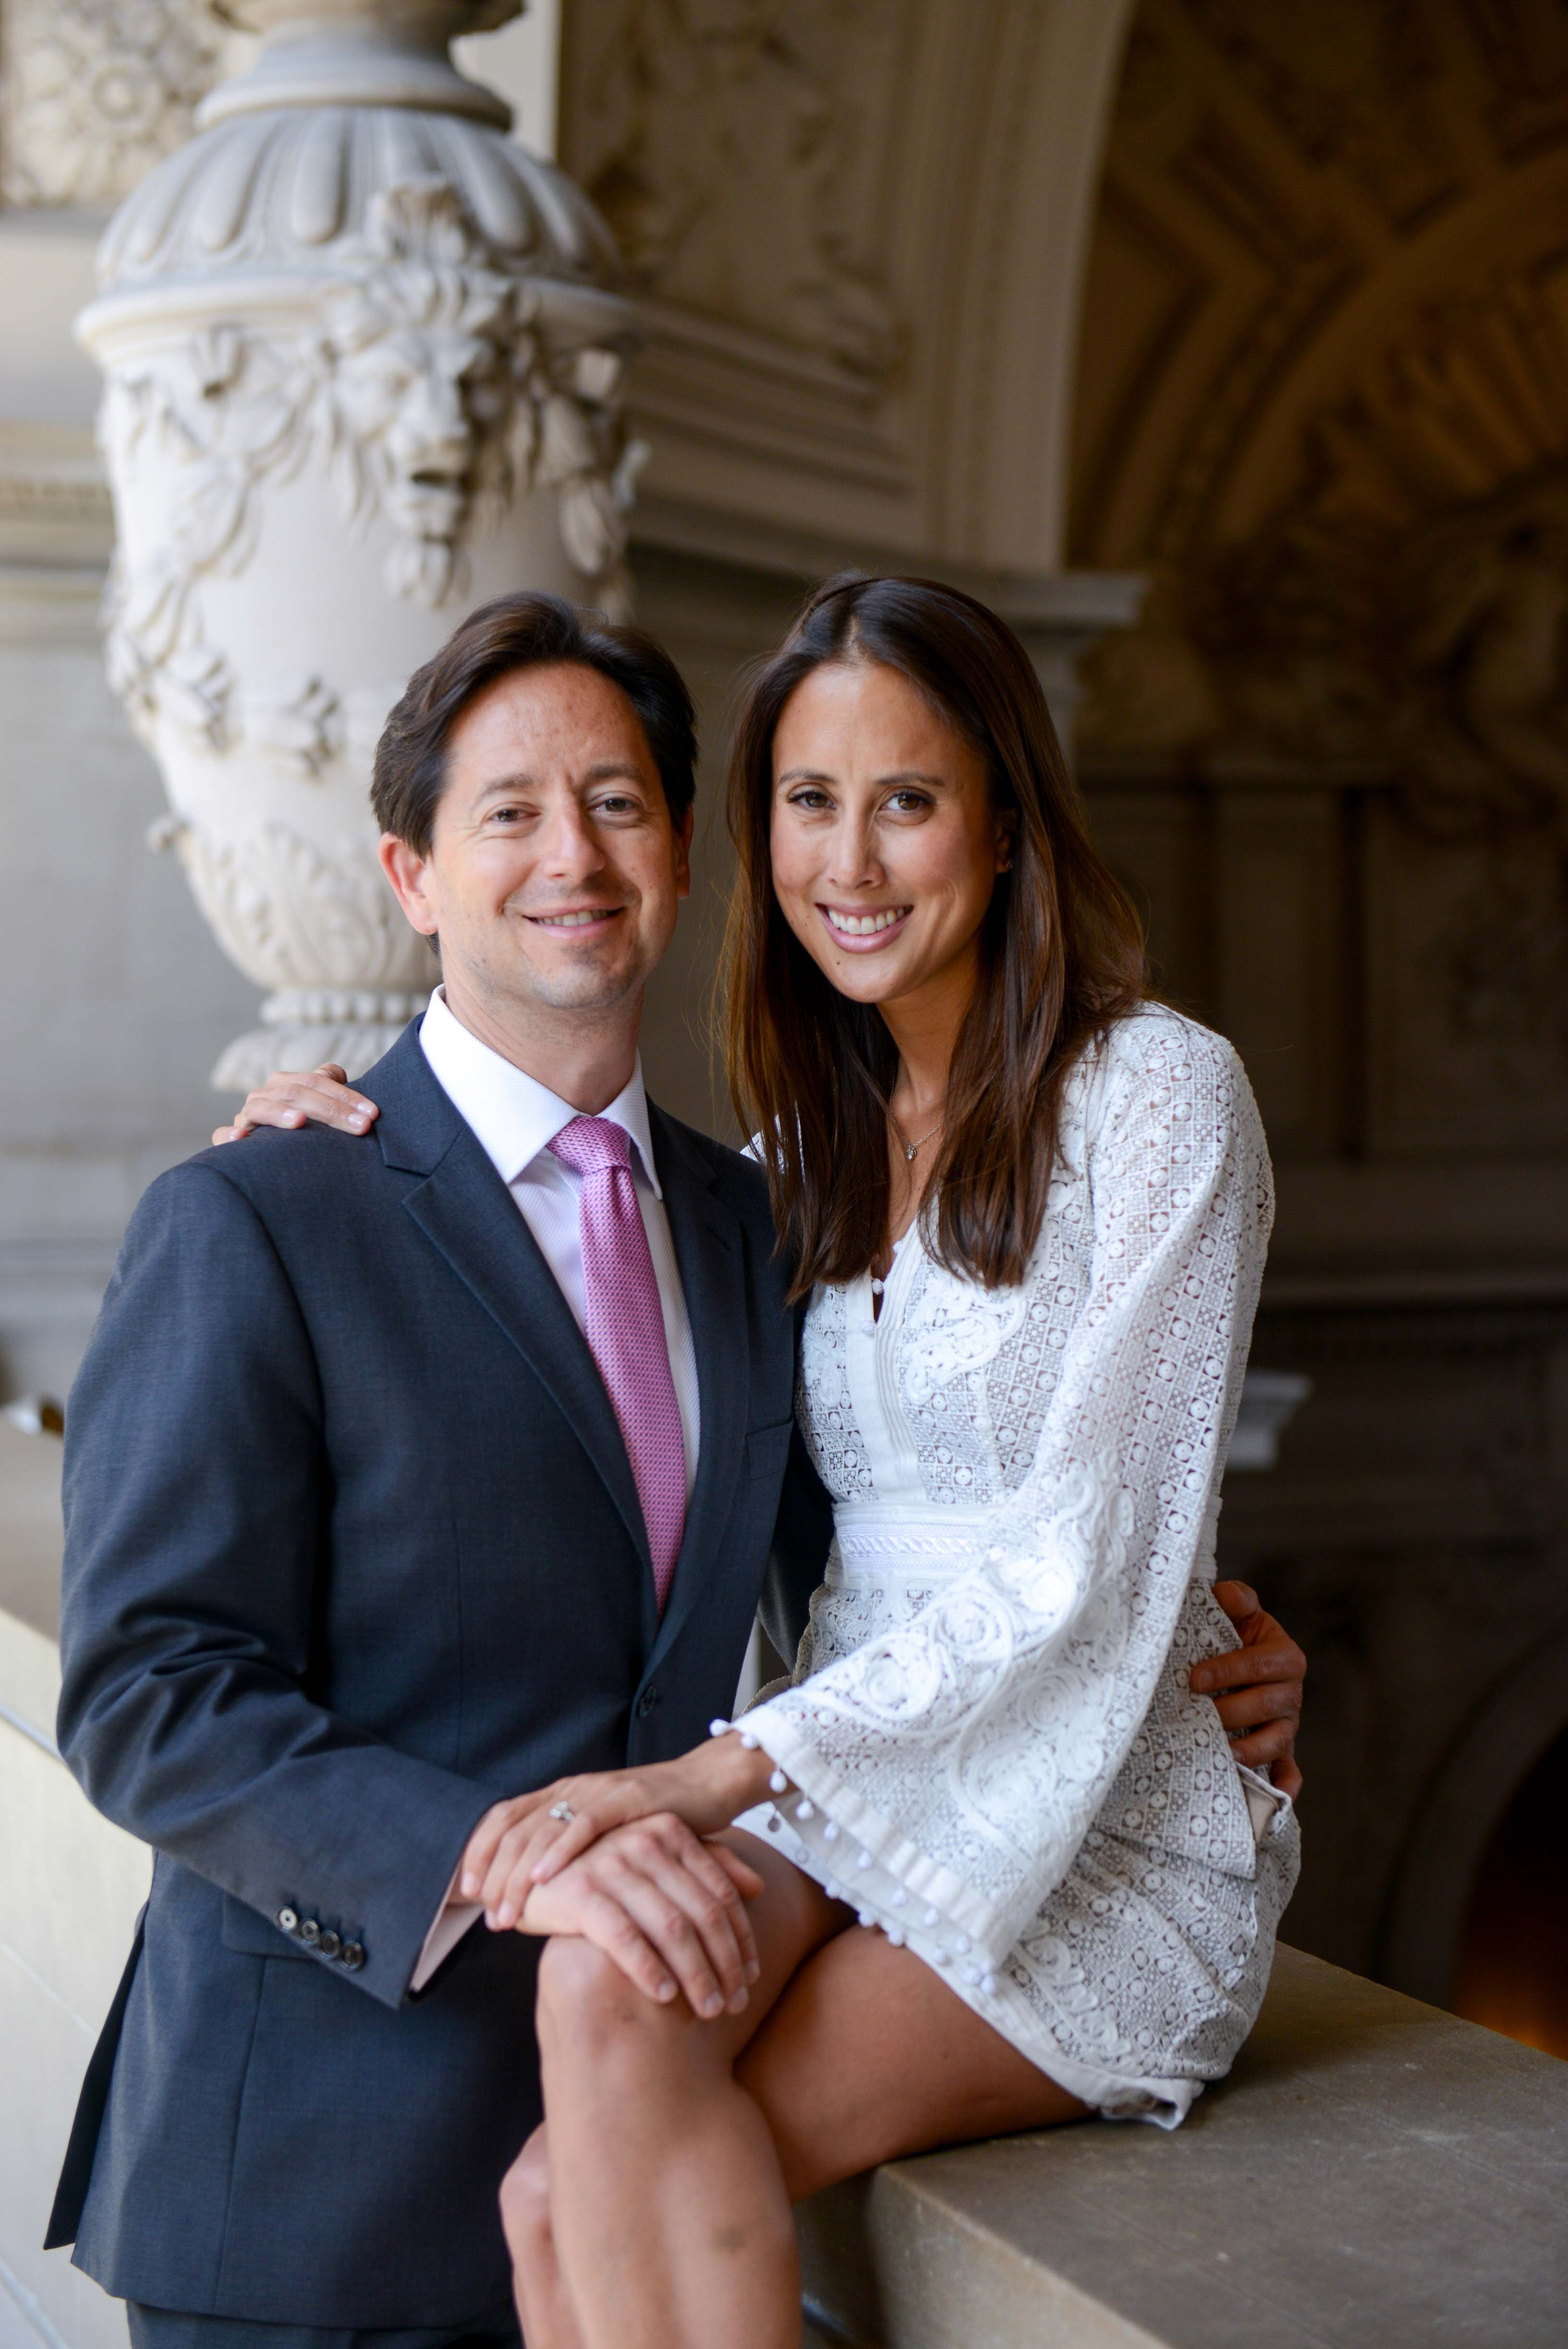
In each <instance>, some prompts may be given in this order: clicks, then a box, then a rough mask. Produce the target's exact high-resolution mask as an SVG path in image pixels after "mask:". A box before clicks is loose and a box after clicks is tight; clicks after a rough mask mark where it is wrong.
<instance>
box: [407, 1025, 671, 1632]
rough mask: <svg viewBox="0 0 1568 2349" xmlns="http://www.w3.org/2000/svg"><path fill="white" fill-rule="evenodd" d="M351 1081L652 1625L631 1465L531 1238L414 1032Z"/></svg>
mask: <svg viewBox="0 0 1568 2349" xmlns="http://www.w3.org/2000/svg"><path fill="white" fill-rule="evenodd" d="M410 1047H411V1050H410ZM361 1082H362V1083H363V1084H364V1085H365V1086H366V1087H367V1089H368V1090H369V1095H370V1098H371V1100H372V1101H375V1102H379V1105H380V1110H381V1114H380V1117H379V1119H378V1120H377V1123H376V1128H375V1132H376V1136H377V1139H378V1141H379V1143H380V1146H381V1154H382V1156H383V1158H384V1159H385V1160H386V1163H387V1164H388V1165H389V1166H393V1167H399V1168H401V1169H402V1170H404V1171H405V1172H407V1173H409V1174H419V1175H421V1176H422V1177H423V1180H422V1181H421V1182H420V1183H418V1184H417V1185H415V1186H414V1188H413V1189H411V1190H410V1192H409V1193H408V1195H407V1196H406V1197H405V1198H404V1200H403V1206H404V1209H405V1211H406V1213H407V1214H408V1215H410V1216H411V1217H412V1218H413V1220H414V1222H415V1223H416V1224H417V1225H418V1226H419V1227H420V1229H421V1231H422V1232H423V1233H424V1235H425V1237H426V1238H427V1239H428V1240H429V1241H430V1242H431V1245H432V1247H435V1248H436V1249H438V1250H439V1252H440V1253H441V1256H442V1257H445V1259H446V1261H447V1263H448V1264H449V1265H450V1266H451V1268H452V1271H453V1272H454V1273H455V1274H456V1275H457V1278H459V1280H461V1281H462V1284H463V1286H464V1288H467V1289H468V1290H469V1292H470V1293H471V1295H472V1296H473V1297H474V1298H476V1299H478V1301H479V1303H480V1304H481V1305H483V1308H484V1309H485V1311H486V1312H487V1313H488V1314H490V1316H491V1317H492V1319H493V1320H494V1321H495V1322H497V1323H498V1324H499V1326H500V1328H501V1329H502V1330H504V1333H505V1335H506V1336H507V1337H508V1338H509V1339H510V1340H512V1343H513V1344H514V1346H515V1347H516V1349H517V1350H518V1352H519V1353H520V1354H521V1355H522V1356H523V1358H524V1361H526V1362H527V1363H528V1365H529V1367H530V1369H531V1370H532V1371H534V1373H535V1377H536V1378H537V1379H538V1380H539V1382H540V1384H541V1385H542V1386H543V1387H544V1388H545V1390H546V1392H548V1393H549V1394H550V1396H551V1397H552V1398H553V1400H554V1401H555V1402H556V1405H557V1406H558V1408H559V1410H560V1412H561V1414H562V1416H563V1418H564V1419H565V1420H566V1424H567V1426H568V1427H569V1428H570V1429H571V1431H572V1433H573V1434H574V1435H576V1438H577V1441H578V1442H579V1443H580V1444H582V1446H583V1448H584V1450H585V1451H586V1452H587V1455H588V1457H589V1459H590V1460H591V1461H592V1462H593V1464H594V1466H595V1467H596V1468H597V1471H598V1473H599V1475H600V1476H601V1477H602V1478H603V1479H604V1482H605V1484H606V1485H607V1487H608V1490H609V1494H610V1497H611V1498H612V1500H613V1501H614V1502H615V1505H616V1507H617V1508H618V1511H619V1512H620V1516H621V1518H622V1520H623V1522H624V1524H625V1526H626V1529H627V1531H628V1534H629V1535H630V1536H631V1538H632V1541H633V1542H634V1544H635V1545H636V1547H637V1552H638V1555H639V1557H640V1558H641V1560H642V1562H643V1568H644V1570H645V1573H646V1576H647V1588H648V1591H649V1619H650V1620H651V1607H652V1587H653V1566H652V1561H651V1559H650V1557H649V1547H648V1529H647V1527H646V1526H645V1525H644V1524H643V1518H642V1504H641V1502H640V1501H639V1498H638V1492H637V1484H636V1481H635V1479H634V1478H633V1475H632V1473H631V1463H630V1461H629V1460H628V1457H627V1450H626V1444H625V1443H624V1442H623V1440H622V1437H621V1432H620V1426H619V1423H618V1421H617V1419H616V1415H615V1410H614V1407H613V1405H612V1404H611V1402H610V1399H609V1395H608V1393H607V1391H606V1388H605V1383H604V1381H603V1380H602V1379H601V1378H600V1376H599V1373H598V1366H597V1363H596V1362H595V1361H594V1358H593V1356H592V1354H591V1353H590V1352H589V1351H588V1346H587V1340H586V1339H585V1338H584V1336H583V1333H582V1331H581V1330H579V1329H578V1327H577V1325H576V1320H575V1319H573V1315H572V1309H571V1307H570V1306H569V1305H568V1304H567V1303H566V1299H565V1298H564V1297H563V1296H562V1294H561V1290H560V1287H559V1284H558V1283H557V1281H556V1276H555V1274H554V1273H553V1272H552V1271H551V1270H550V1268H549V1266H548V1265H547V1264H546V1263H545V1258H544V1256H543V1254H542V1253H541V1251H540V1247H539V1244H538V1242H537V1240H535V1237H534V1235H533V1233H532V1232H531V1231H530V1230H529V1228H528V1226H527V1224H526V1223H525V1222H524V1218H523V1216H521V1215H520V1214H519V1213H518V1210H517V1204H516V1202H515V1200H514V1198H513V1197H512V1195H511V1193H510V1192H509V1191H508V1190H507V1188H506V1185H505V1184H504V1183H503V1181H502V1180H501V1177H500V1175H499V1174H497V1173H496V1172H495V1169H494V1167H493V1165H492V1164H491V1163H490V1161H489V1159H488V1158H487V1157H486V1155H485V1154H484V1152H483V1149H482V1148H481V1146H480V1144H479V1143H478V1141H477V1140H476V1139H475V1137H474V1135H473V1133H472V1131H471V1130H470V1128H469V1127H468V1126H467V1124H465V1123H464V1122H463V1120H462V1118H461V1117H460V1116H459V1115H458V1113H457V1111H456V1110H455V1109H454V1108H453V1107H452V1103H451V1102H450V1101H449V1100H448V1099H447V1096H446V1094H445V1093H444V1092H442V1091H441V1087H440V1085H439V1084H437V1082H436V1080H435V1077H434V1075H433V1074H432V1073H431V1067H430V1063H429V1062H428V1061H426V1059H425V1057H424V1053H423V1051H422V1050H421V1048H420V1044H419V1037H418V1030H417V1029H410V1030H408V1031H407V1033H406V1034H405V1035H404V1037H403V1038H402V1040H400V1042H399V1043H398V1044H397V1045H395V1046H394V1047H393V1050H391V1052H390V1053H389V1054H388V1056H387V1058H386V1060H384V1061H381V1062H380V1063H379V1066H378V1067H377V1068H376V1069H374V1070H372V1071H371V1072H370V1074H369V1076H368V1077H366V1078H364V1079H362V1080H361Z"/></svg>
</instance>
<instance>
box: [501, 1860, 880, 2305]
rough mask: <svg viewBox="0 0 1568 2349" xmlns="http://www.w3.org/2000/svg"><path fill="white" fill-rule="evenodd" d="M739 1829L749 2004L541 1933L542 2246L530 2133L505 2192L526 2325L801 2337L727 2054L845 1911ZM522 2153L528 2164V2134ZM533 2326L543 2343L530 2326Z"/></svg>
mask: <svg viewBox="0 0 1568 2349" xmlns="http://www.w3.org/2000/svg"><path fill="white" fill-rule="evenodd" d="M735 1841H736V1843H737V1844H738V1845H739V1846H741V1847H743V1848H744V1850H745V1856H746V1857H747V1858H748V1859H750V1860H751V1861H752V1862H753V1866H754V1867H756V1868H757V1869H758V1870H759V1872H760V1873H761V1874H762V1876H763V1880H764V1883H765V1886H766V1890H765V1891H764V1892H763V1897H762V1898H761V1899H759V1900H757V1901H754V1902H753V1903H752V1904H751V1915H752V1922H753V1930H754V1931H755V1934H756V1940H757V1952H758V1957H759V1960H760V1962H761V1965H762V1973H761V1976H760V1979H759V1980H758V1981H757V1982H756V1983H755V1984H754V1985H753V1990H752V1996H751V2002H750V2004H749V2005H748V2007H747V2010H746V2012H745V2013H743V2014H740V2015H724V2016H722V2017H720V2018H719V2019H718V2020H717V2021H716V2022H712V2023H705V2022H701V2021H699V2020H698V2019H697V2018H696V2017H694V2016H693V2015H692V2014H691V2012H690V2010H689V2009H688V2008H687V2007H686V2005H685V2002H684V2001H680V2002H677V2003H676V2004H675V2005H673V2006H668V2007H661V2006H657V2005H655V2004H654V2002H653V2001H652V2000H651V1999H648V1998H645V1997H644V1996H643V1995H642V1994H641V1992H639V1991H637V1990H635V1989H633V1987H632V1985H631V1984H630V1983H629V1982H628V1981H627V1979H626V1977H625V1976H624V1975H623V1974H622V1973H620V1972H619V1971H618V1969H617V1968H616V1967H615V1966H613V1965H612V1964H611V1963H610V1962H609V1961H608V1960H607V1959H605V1958H604V1957H602V1956H601V1954H600V1952H599V1951H597V1950H596V1949H594V1948H593V1947H592V1946H591V1945H590V1944H589V1943H587V1942H586V1941H578V1940H554V1941H551V1942H550V1943H549V1944H548V1945H547V1946H546V1948H545V1952H544V1956H543V1959H542V1961H541V1964H540V1970H539V2007H538V2015H539V2050H540V2056H541V2059H542V2064H543V2072H544V2084H545V2111H546V2113H547V2115H548V2127H547V2130H546V2133H545V2153H546V2159H547V2167H548V2181H549V2183H548V2199H547V2216H546V2218H545V2227H546V2228H547V2231H548V2238H549V2244H548V2249H547V2250H546V2247H545V2242H544V2241H543V2240H542V2237H541V2230H540V2227H539V2223H538V2211H537V2178H536V2169H537V2150H536V2148H537V2140H536V2139H535V2140H531V2147H534V2148H535V2151H534V2157H533V2161H532V2163H530V2164H529V2167H528V2168H527V2170H525V2172H524V2177H522V2178H519V2179H518V2180H517V2181H516V2185H515V2187H513V2186H512V2182H511V2181H510V2180H509V2194H510V2197H511V2199H512V2200H513V2203H514V2222H515V2223H516V2225H517V2228H518V2233H519V2237H520V2238H521V2237H523V2236H524V2235H526V2236H527V2237H528V2239H529V2249H528V2250H527V2251H526V2252H525V2256H524V2263H523V2268H522V2271H520V2276H519V2304H520V2307H522V2308H523V2309H524V2326H525V2327H526V2325H527V2323H528V2310H529V2309H530V2308H535V2309H536V2310H537V2313H536V2314H535V2328H537V2327H538V2325H539V2323H540V2322H541V2321H543V2323H545V2324H546V2325H548V2324H549V2323H552V2322H556V2324H557V2329H559V2326H560V2323H562V2322H566V2323H575V2325H576V2334H575V2335H574V2334H573V2333H561V2337H560V2349H578V2344H580V2349H734V2344H736V2343H738V2342H744V2343H745V2344H747V2349H797V2344H798V2342H799V2337H800V2279H799V2267H798V2260H797V2254H796V2250H795V2238H794V2221H793V2218H792V2215H791V2209H790V2196H789V2192H788V2189H787V2188H786V2185H785V2181H784V2174H783V2172H782V2170H781V2168H780V2165H779V2158H778V2155H777V2154H776V2152H775V2151H774V2141H773V2138H772V2137H771V2135H770V2133H769V2129H768V2126H767V2123H766V2122H765V2121H764V2119H763V2116H762V2113H761V2112H760V2111H759V2109H758V2107H757V2106H756V2104H755V2102H754V2101H753V2098H752V2096H751V2095H749V2094H748V2093H747V2091H746V2090H745V2089H744V2088H743V2087H742V2086H741V2085H738V2083H737V2080H736V2077H735V2062H736V2058H737V2056H738V2055H739V2054H740V2053H741V2051H742V2048H743V2047H744V2045H745V2043H746V2041H747V2039H748V2038H749V2037H750V2036H751V2035H752V2033H753V2032H755V2030H756V2029H757V2028H758V2025H759V2023H761V2022H762V2021H763V2019H764V2018H765V2017H766V2015H767V2013H768V2012H769V2010H770V2008H771V2007H772V2005H773V2003H774V2001H775V2000H776V1999H777V1998H778V1997H779V1996H780V1995H781V1993H782V1992H784V1990H785V1988H786V1986H787V1985H788V1984H789V1983H790V1982H791V1979H792V1977H793V1976H794V1974H795V1973H796V1972H797V1971H798V1969H799V1968H800V1966H801V1965H802V1963H803V1962H804V1961H805V1960H806V1959H807V1958H808V1957H809V1956H810V1954H811V1952H812V1951H814V1950H815V1949H817V1948H819V1947H820V1945H821V1943H822V1942H823V1940H825V1939H826V1938H827V1937H829V1936H830V1935H832V1934H834V1933H836V1932H838V1931H840V1930H842V1927H843V1922H844V1915H845V1912H844V1910H843V1909H842V1908H841V1907H839V1906H837V1905H836V1904H835V1903H833V1902H830V1901H829V1900H827V1899H826V1897H825V1896H824V1894H823V1893H822V1892H821V1890H820V1889H819V1888H818V1887H817V1886H816V1885H815V1884H813V1883H812V1882H811V1880H810V1878H807V1877H805V1876H803V1875H801V1874H800V1872H799V1871H798V1870H797V1869H795V1868H792V1867H790V1865H789V1864H788V1862H787V1861H784V1860H782V1859H780V1858H779V1857H777V1855H776V1854H775V1853H774V1852H773V1851H772V1850H771V1849H770V1848H769V1847H767V1846H766V1845H765V1844H762V1843H760V1842H759V1841H758V1840H757V1839H755V1838H753V1837H748V1836H743V1835H739V1834H737V1835H736V1837H735ZM523 2158H524V2163H529V2155H528V2153H527V2152H526V2151H525V2153H524V2157H523ZM530 2203H532V2204H533V2207H534V2213H535V2215H534V2218H533V2219H532V2220H529V2218H528V2217H527V2215H526V2214H527V2210H528V2208H529V2205H530ZM510 2231H511V2230H510V2229H509V2233H510ZM552 2255H553V2260H554V2261H558V2263H559V2264H558V2271H556V2273H555V2275H554V2277H553V2278H552V2273H551V2259H552ZM528 2343H529V2349H535V2335H534V2333H529V2334H528ZM538 2349H556V2337H555V2336H554V2335H552V2334H551V2333H549V2332H547V2331H546V2332H545V2333H542V2334H541V2336H540V2341H539V2344H538Z"/></svg>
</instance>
